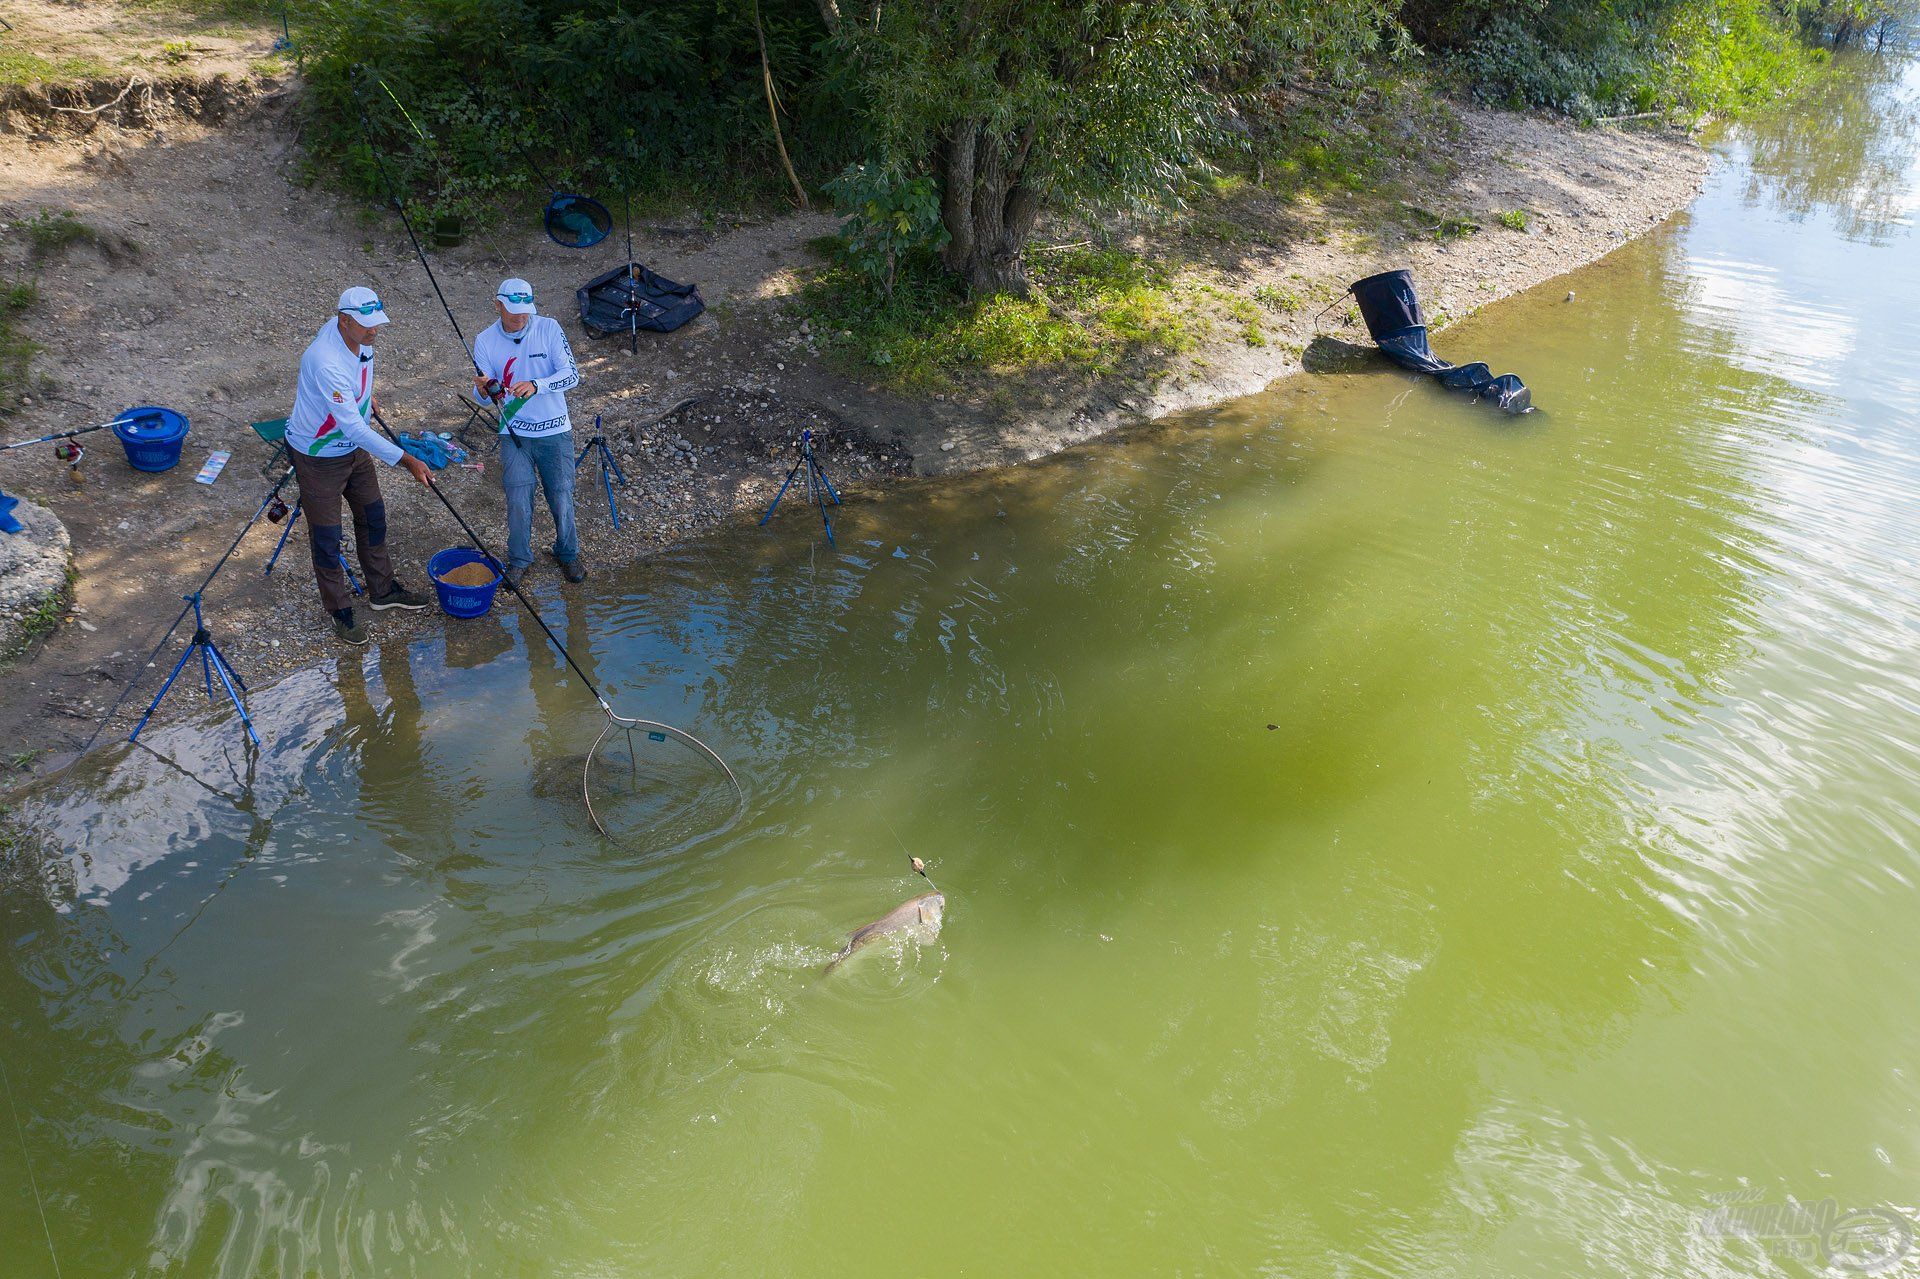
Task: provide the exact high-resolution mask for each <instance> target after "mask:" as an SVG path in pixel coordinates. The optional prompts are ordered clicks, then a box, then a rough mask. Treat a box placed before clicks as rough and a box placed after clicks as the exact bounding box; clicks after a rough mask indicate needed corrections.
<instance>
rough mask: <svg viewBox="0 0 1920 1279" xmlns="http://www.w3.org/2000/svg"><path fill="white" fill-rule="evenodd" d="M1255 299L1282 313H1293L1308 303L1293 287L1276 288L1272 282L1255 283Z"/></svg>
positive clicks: (1269, 308)
mask: <svg viewBox="0 0 1920 1279" xmlns="http://www.w3.org/2000/svg"><path fill="white" fill-rule="evenodd" d="M1253 300H1254V301H1255V302H1258V303H1259V304H1260V305H1261V306H1264V307H1266V308H1267V309H1268V310H1269V311H1278V312H1280V314H1282V315H1292V314H1293V313H1294V312H1295V311H1298V310H1299V309H1300V308H1301V307H1303V306H1305V305H1306V303H1305V302H1304V301H1303V300H1302V299H1301V297H1300V295H1299V294H1298V293H1295V292H1294V291H1293V290H1292V289H1280V288H1275V287H1274V286H1273V285H1271V284H1260V285H1255V286H1254V290H1253Z"/></svg>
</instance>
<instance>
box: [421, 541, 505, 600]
mask: <svg viewBox="0 0 1920 1279" xmlns="http://www.w3.org/2000/svg"><path fill="white" fill-rule="evenodd" d="M462 564H482V565H485V566H486V568H487V569H488V571H490V572H491V573H492V574H493V580H492V581H491V582H488V583H487V584H486V585H485V586H456V585H455V584H454V583H452V582H443V581H441V580H440V575H441V574H442V573H451V572H452V571H453V570H454V569H456V568H459V567H460V566H461V565H462ZM427 576H428V577H430V578H432V579H433V593H434V594H435V595H438V596H439V597H440V608H441V610H442V611H443V612H445V613H446V615H447V616H448V617H483V616H485V615H486V612H487V610H488V609H490V608H492V607H493V593H494V591H496V590H498V589H499V586H500V566H499V565H498V564H496V563H494V562H493V561H492V560H491V559H489V558H487V557H486V556H485V555H482V554H481V553H480V552H478V551H476V550H472V549H470V548H468V547H465V546H454V547H449V548H448V549H446V550H444V551H441V552H440V553H439V554H437V555H435V556H434V557H433V558H432V559H430V560H428V561H427Z"/></svg>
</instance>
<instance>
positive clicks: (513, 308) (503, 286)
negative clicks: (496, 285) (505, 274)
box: [493, 275, 533, 315]
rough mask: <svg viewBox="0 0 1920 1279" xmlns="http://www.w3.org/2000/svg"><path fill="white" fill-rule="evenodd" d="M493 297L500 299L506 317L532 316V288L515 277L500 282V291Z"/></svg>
mask: <svg viewBox="0 0 1920 1279" xmlns="http://www.w3.org/2000/svg"><path fill="white" fill-rule="evenodd" d="M493 296H494V297H496V298H499V299H500V305H501V306H504V307H505V308H507V314H508V315H532V314H533V286H532V285H531V284H528V283H527V282H526V281H525V280H523V279H521V278H520V277H519V276H517V275H516V276H514V277H513V278H512V279H511V280H502V281H500V291H499V292H498V293H495V294H494V295H493Z"/></svg>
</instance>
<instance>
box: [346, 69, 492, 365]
mask: <svg viewBox="0 0 1920 1279" xmlns="http://www.w3.org/2000/svg"><path fill="white" fill-rule="evenodd" d="M362 70H365V69H364V68H362ZM368 74H371V73H370V72H369V73H368ZM373 78H374V80H375V81H376V82H377V83H378V84H379V85H380V87H381V88H382V89H386V90H387V96H388V97H389V98H393V105H394V106H396V107H400V114H401V115H403V116H407V123H408V124H409V125H412V126H413V131H414V132H415V133H420V126H419V125H417V124H414V123H413V117H412V116H408V115H407V109H406V108H405V107H401V106H400V99H398V98H394V97H393V90H392V89H387V82H386V81H385V80H382V79H380V77H379V76H374V77H373ZM353 105H354V110H355V114H356V115H357V116H358V119H359V124H360V140H361V141H362V142H364V143H366V144H367V151H368V153H369V154H371V155H372V156H373V164H374V167H375V168H376V169H378V170H379V171H380V181H381V184H382V185H384V186H385V187H386V188H387V198H388V199H390V200H392V201H393V207H394V209H395V211H397V212H398V213H399V214H400V225H401V226H403V227H405V228H406V229H407V240H408V241H409V242H410V243H411V244H412V245H413V256H414V257H416V258H419V259H420V269H421V270H423V271H425V272H426V273H427V283H428V284H431V285H432V286H433V296H434V297H436V298H438V299H439V300H440V309H441V310H442V311H445V312H446V313H447V323H448V324H451V325H452V326H453V333H454V336H455V337H457V338H459V339H460V354H462V355H464V356H466V357H467V362H468V363H469V364H471V365H473V371H474V372H475V373H478V374H479V375H480V376H481V377H486V376H487V371H486V370H485V369H483V368H481V367H480V361H479V360H477V359H475V358H474V355H473V347H472V345H471V344H470V343H469V342H468V341H467V334H466V331H465V330H464V329H462V328H461V327H460V321H459V320H457V319H455V318H454V314H453V308H452V307H451V306H448V305H447V295H446V294H444V293H442V292H441V291H440V278H439V277H438V276H436V275H435V274H434V273H433V265H432V263H430V262H428V261H427V253H426V250H425V249H422V248H421V247H420V237H419V236H417V235H415V234H414V233H413V219H412V218H410V217H408V216H407V203H406V201H405V200H402V199H401V198H400V188H399V187H398V186H397V185H395V184H394V181H393V175H392V174H391V173H389V172H387V162H386V160H385V159H384V158H383V157H382V156H381V154H380V148H379V147H377V146H375V145H374V144H373V131H372V130H371V129H369V128H368V127H367V108H366V103H364V102H363V101H361V99H360V95H359V93H357V92H356V93H355V94H354V97H353ZM420 136H421V137H422V138H425V137H426V136H427V135H426V134H424V133H420Z"/></svg>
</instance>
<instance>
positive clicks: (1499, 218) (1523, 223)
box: [1494, 209, 1527, 231]
mask: <svg viewBox="0 0 1920 1279" xmlns="http://www.w3.org/2000/svg"><path fill="white" fill-rule="evenodd" d="M1494 220H1495V221H1496V222H1498V223H1499V224H1500V225H1501V226H1503V227H1505V228H1507V230H1509V231H1525V230H1526V229H1527V211H1526V210H1525V209H1508V210H1507V211H1506V212H1505V213H1501V214H1498V215H1496V216H1495V218H1494Z"/></svg>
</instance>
